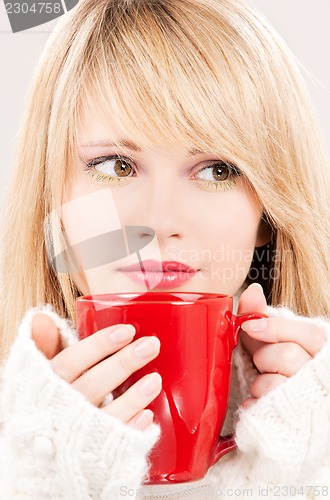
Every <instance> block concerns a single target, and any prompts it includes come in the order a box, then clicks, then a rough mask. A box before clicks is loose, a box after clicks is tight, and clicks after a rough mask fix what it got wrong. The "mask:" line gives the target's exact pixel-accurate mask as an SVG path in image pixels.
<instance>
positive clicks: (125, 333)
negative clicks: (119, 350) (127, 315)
mask: <svg viewBox="0 0 330 500" xmlns="http://www.w3.org/2000/svg"><path fill="white" fill-rule="evenodd" d="M134 335H135V328H134V326H133V325H118V326H117V328H116V329H115V330H113V331H112V332H111V333H110V335H109V338H110V340H111V342H113V343H114V344H122V343H123V342H127V340H130V339H131V338H133V336H134Z"/></svg>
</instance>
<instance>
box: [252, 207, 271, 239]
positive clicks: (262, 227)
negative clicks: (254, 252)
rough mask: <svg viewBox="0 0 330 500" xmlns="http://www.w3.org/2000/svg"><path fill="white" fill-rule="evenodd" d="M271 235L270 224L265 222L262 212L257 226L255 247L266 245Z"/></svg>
mask: <svg viewBox="0 0 330 500" xmlns="http://www.w3.org/2000/svg"><path fill="white" fill-rule="evenodd" d="M271 237H272V228H271V226H270V224H269V223H268V222H267V220H266V217H265V215H264V213H262V216H261V219H260V222H259V226H258V231H257V239H256V244H255V246H256V247H262V246H264V245H267V243H269V242H270V240H271Z"/></svg>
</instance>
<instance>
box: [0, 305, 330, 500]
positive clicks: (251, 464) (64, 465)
mask: <svg viewBox="0 0 330 500" xmlns="http://www.w3.org/2000/svg"><path fill="white" fill-rule="evenodd" d="M41 310H42V311H43V312H44V313H45V314H48V315H49V316H50V317H51V318H53V320H54V321H55V323H56V325H57V327H58V328H59V329H60V330H61V333H62V338H63V344H64V345H69V344H72V343H74V342H77V338H76V334H75V332H74V330H73V329H72V327H71V325H70V324H69V323H67V322H66V321H65V320H63V319H61V318H59V317H58V316H57V315H56V314H55V313H54V312H53V311H52V309H51V308H50V307H49V306H47V307H45V308H42V309H41ZM36 312H40V308H39V309H34V310H31V311H29V312H28V313H27V315H26V317H25V318H24V320H23V322H22V324H21V326H20V328H19V333H18V337H17V339H16V341H15V343H14V345H13V347H12V349H11V353H10V355H9V358H8V361H7V364H6V366H5V367H4V369H3V373H2V390H1V420H2V422H3V424H2V429H1V433H0V492H1V493H0V497H1V500H2V499H3V500H12V499H17V500H18V499H20V500H23V499H26V500H27V499H33V500H43V499H46V498H47V499H49V498H51V499H52V500H56V499H58V500H60V499H61V500H85V499H101V500H102V499H107V500H115V499H120V498H124V497H125V496H126V497H127V498H135V497H137V498H145V499H154V500H156V499H163V500H166V499H180V498H187V499H193V498H203V500H206V499H208V498H210V499H211V498H213V499H214V498H221V496H225V495H226V496H232V497H234V498H246V497H247V490H246V488H250V489H252V490H253V496H252V497H251V495H249V496H250V498H258V497H260V496H261V494H260V491H261V490H260V489H261V488H263V487H264V489H263V490H262V491H263V494H262V496H263V497H264V498H265V497H266V498H274V499H278V498H291V494H292V493H291V494H290V495H289V494H288V493H287V492H286V490H281V489H279V490H276V489H274V488H280V487H281V486H283V487H289V488H290V487H291V492H292V491H293V490H292V488H296V490H295V491H296V492H297V495H298V496H297V498H300V499H303V498H314V497H317V496H319V498H326V497H329V498H330V376H329V366H330V341H329V337H330V324H329V323H328V322H327V321H325V320H324V319H322V318H316V319H315V318H313V319H308V318H301V317H297V316H295V315H294V314H293V313H292V312H291V311H289V310H288V309H286V308H271V307H269V308H268V314H269V316H278V317H284V318H296V319H298V320H300V321H305V322H310V323H311V324H316V325H320V326H321V327H322V328H324V330H325V331H326V333H327V339H328V340H327V342H326V344H325V345H324V347H323V348H322V350H321V351H320V352H319V353H318V354H317V355H316V356H315V358H314V359H312V360H310V361H309V362H308V363H306V364H305V365H304V366H303V367H302V368H301V369H300V370H299V371H298V372H297V373H296V374H295V375H294V376H292V377H291V378H289V379H288V380H287V381H285V382H284V383H283V384H281V385H280V386H278V387H277V388H276V389H274V390H272V391H270V392H269V393H268V394H266V395H265V396H263V397H262V398H260V399H259V400H258V401H257V402H256V403H255V404H254V405H253V406H251V407H250V408H248V409H242V410H239V411H238V412H237V411H236V410H237V409H238V405H239V403H240V402H241V401H242V400H243V399H244V398H245V397H247V396H248V395H249V394H248V388H249V384H250V382H251V381H252V380H253V379H254V377H255V376H256V375H257V372H256V369H255V368H254V366H253V364H252V362H251V361H250V359H249V358H248V356H246V355H245V354H244V352H243V350H242V349H241V348H240V347H239V348H238V349H237V350H236V351H235V355H234V371H233V383H232V394H231V403H230V411H229V412H228V419H227V420H229V417H230V420H231V422H229V424H231V426H233V414H234V413H235V411H236V415H235V418H234V425H235V432H236V442H237V447H238V449H237V451H234V452H231V453H229V454H228V455H226V456H225V457H223V458H222V459H221V460H220V461H219V462H218V463H217V464H216V465H215V466H214V467H213V468H212V469H211V470H210V471H209V474H208V475H207V477H206V478H205V480H203V481H201V482H198V483H196V484H194V483H191V484H189V485H173V486H169V487H167V488H164V487H148V488H146V487H141V483H142V481H143V478H144V477H145V474H147V466H148V462H147V454H148V452H149V450H150V449H151V447H152V446H153V445H154V443H155V442H156V440H157V437H158V433H159V430H158V427H157V426H155V425H153V426H152V427H151V429H150V430H148V431H147V432H141V431H136V430H133V429H131V428H129V427H127V426H125V425H123V424H122V423H121V422H120V421H118V420H117V419H114V418H112V417H110V416H109V415H108V414H106V413H105V412H104V411H102V410H101V409H98V408H95V407H94V406H93V405H91V404H90V403H89V402H88V401H87V400H86V399H85V398H84V396H83V395H82V394H80V393H78V392H77V391H76V390H74V389H73V388H72V387H71V386H70V385H69V384H68V383H66V382H65V381H63V380H62V379H60V378H59V377H58V376H57V375H55V373H54V372H53V371H52V369H51V365H50V363H49V361H48V360H47V359H46V358H45V357H44V356H43V355H42V354H41V353H40V352H39V351H38V350H37V348H36V347H35V344H34V342H33V340H32V339H31V322H32V318H33V315H34V314H35V313H36ZM322 487H324V489H323V490H322V489H321V490H319V489H318V488H322ZM244 488H245V489H244ZM265 488H267V495H266V494H265V492H266V489H265ZM298 488H301V489H300V490H299V493H298ZM233 491H235V494H233ZM318 492H320V493H319V494H318ZM134 493H135V495H134Z"/></svg>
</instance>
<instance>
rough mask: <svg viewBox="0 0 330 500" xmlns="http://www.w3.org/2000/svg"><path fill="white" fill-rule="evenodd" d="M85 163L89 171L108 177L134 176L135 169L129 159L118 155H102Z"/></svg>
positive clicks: (123, 177)
mask: <svg viewBox="0 0 330 500" xmlns="http://www.w3.org/2000/svg"><path fill="white" fill-rule="evenodd" d="M86 165H87V168H88V169H90V170H91V171H94V172H95V173H99V174H102V175H104V176H107V177H108V178H109V179H126V178H128V177H134V176H135V170H134V168H133V166H132V165H131V163H130V161H129V160H128V159H125V158H120V157H118V156H102V157H100V158H95V159H94V160H92V161H90V162H89V163H87V164H86Z"/></svg>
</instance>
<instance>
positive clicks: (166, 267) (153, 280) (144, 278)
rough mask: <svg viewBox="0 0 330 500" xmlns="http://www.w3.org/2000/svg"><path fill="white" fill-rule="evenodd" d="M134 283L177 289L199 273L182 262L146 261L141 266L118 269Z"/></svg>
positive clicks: (149, 287)
mask: <svg viewBox="0 0 330 500" xmlns="http://www.w3.org/2000/svg"><path fill="white" fill-rule="evenodd" d="M118 270H119V271H121V272H122V273H124V274H125V276H127V277H128V278H130V279H131V280H132V281H134V283H138V284H140V285H145V286H147V288H148V289H153V288H163V289H168V288H177V287H179V286H180V285H182V284H183V283H185V282H186V281H189V280H191V279H192V278H193V277H194V276H195V274H196V273H197V270H196V269H193V268H192V267H189V266H186V265H185V264H182V263H181V262H175V261H165V262H158V261H155V260H144V261H141V262H140V263H139V264H133V265H131V266H125V267H121V268H120V269H118Z"/></svg>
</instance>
